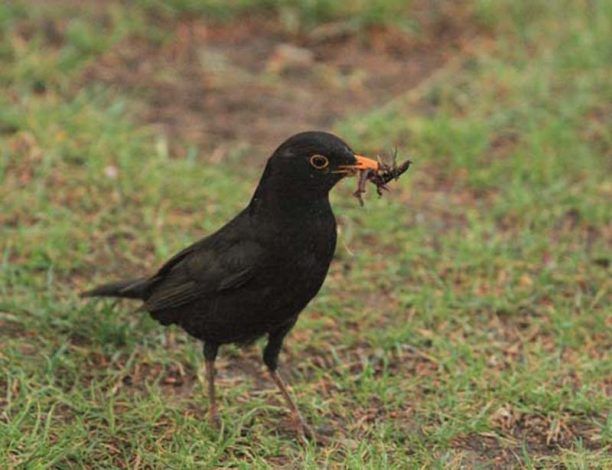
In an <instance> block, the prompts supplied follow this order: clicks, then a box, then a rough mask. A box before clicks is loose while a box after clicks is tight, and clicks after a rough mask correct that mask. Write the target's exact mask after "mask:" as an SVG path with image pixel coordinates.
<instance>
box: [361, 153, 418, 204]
mask: <svg viewBox="0 0 612 470" xmlns="http://www.w3.org/2000/svg"><path fill="white" fill-rule="evenodd" d="M411 164H412V161H410V160H406V161H405V162H403V163H402V164H401V165H398V164H397V149H395V151H394V152H393V161H392V162H391V164H388V163H385V162H383V161H382V160H381V159H380V157H378V165H379V169H378V171H373V170H369V169H367V170H360V171H359V175H358V177H357V189H356V190H355V192H354V193H353V196H355V197H356V198H357V199H359V204H361V205H362V206H363V205H364V203H363V197H362V196H363V194H365V193H366V183H367V182H368V181H370V182H371V183H373V184H374V185H375V186H376V192H377V193H378V195H379V196H382V193H383V190H384V191H389V187H388V186H387V183H388V182H389V181H391V180H396V179H398V178H399V177H400V176H401V175H402V174H404V173H405V172H406V170H408V168H410V165H411Z"/></svg>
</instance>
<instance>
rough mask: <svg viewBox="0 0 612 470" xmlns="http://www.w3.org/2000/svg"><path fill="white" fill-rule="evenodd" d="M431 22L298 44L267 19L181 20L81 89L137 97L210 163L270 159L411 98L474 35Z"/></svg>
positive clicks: (122, 48)
mask: <svg viewBox="0 0 612 470" xmlns="http://www.w3.org/2000/svg"><path fill="white" fill-rule="evenodd" d="M428 13H429V12H427V11H425V10H418V9H417V10H416V11H415V22H416V25H417V26H416V27H415V31H416V30H418V33H416V32H415V33H412V34H409V33H406V32H403V31H399V30H398V29H394V28H375V29H369V30H365V31H359V32H355V31H353V32H350V31H349V32H347V31H346V30H345V29H343V28H342V27H341V25H333V24H332V25H327V26H323V27H319V28H315V29H314V30H312V31H310V32H309V33H308V34H302V35H300V36H296V35H293V34H289V33H287V32H286V31H285V30H283V27H282V25H281V24H280V23H279V22H278V21H276V19H275V18H273V19H272V20H271V19H269V18H266V17H264V16H249V17H244V18H239V19H237V20H235V21H232V22H231V23H229V24H210V23H207V22H206V21H205V20H203V19H201V18H192V19H182V20H178V21H177V22H176V23H174V24H171V25H169V26H167V28H169V29H171V32H172V33H173V34H172V35H171V37H172V38H173V39H172V40H171V41H169V42H166V43H164V44H162V45H159V44H154V43H153V42H152V41H149V40H145V39H142V38H133V37H132V38H128V39H126V40H125V41H123V42H121V43H120V44H117V45H116V46H115V47H113V48H112V49H111V50H110V51H109V52H107V53H106V54H105V55H104V56H103V57H102V58H101V60H97V61H96V62H95V63H94V64H92V65H91V66H90V67H89V68H88V69H87V70H86V71H85V72H84V74H83V79H82V83H90V82H91V81H96V82H103V83H105V84H107V85H111V86H113V87H117V88H119V89H127V90H129V91H130V92H134V91H136V92H138V93H140V94H141V96H142V97H143V98H144V99H143V100H142V102H143V104H144V106H143V109H141V110H140V113H139V114H140V118H142V119H143V120H144V121H145V122H148V123H150V124H152V125H155V126H158V127H159V128H160V129H161V131H162V132H163V134H165V135H167V136H168V138H169V140H170V143H171V144H172V143H174V142H176V141H183V142H188V143H189V144H190V145H193V144H197V145H198V146H199V147H200V148H201V149H204V150H206V151H208V152H209V153H208V155H209V157H208V158H210V159H212V160H221V159H223V157H224V155H225V153H226V152H227V151H228V149H230V148H236V146H241V145H242V146H244V145H248V147H256V148H261V149H262V150H265V151H267V152H269V151H270V150H271V149H272V148H273V147H274V146H276V145H278V143H279V142H280V141H282V140H283V139H284V138H286V137H287V136H288V135H291V134H293V133H295V132H296V131H299V130H305V129H314V128H316V129H326V128H327V129H329V128H330V127H331V126H332V125H333V123H334V121H335V120H337V119H339V118H342V117H344V116H350V115H353V114H358V113H360V112H363V111H365V110H367V109H369V108H371V107H374V106H377V105H380V104H382V103H384V102H386V101H387V100H389V99H391V98H392V97H394V96H396V95H398V94H401V93H403V92H405V91H406V90H409V89H410V88H412V87H413V86H415V85H416V84H417V83H419V82H420V81H421V80H423V79H425V78H427V77H428V76H429V75H430V74H431V73H432V72H433V71H434V70H436V69H437V68H438V67H440V66H441V65H442V64H444V63H445V61H446V60H447V59H448V58H449V57H451V56H453V55H454V54H456V53H457V52H458V50H460V49H461V48H462V45H463V44H464V43H465V42H466V41H467V40H469V38H470V37H472V36H474V35H475V34H476V28H474V27H471V26H466V25H469V24H470V23H466V22H465V21H463V20H465V18H462V16H465V15H461V14H457V12H453V14H455V16H454V17H453V16H451V12H447V13H445V14H439V15H436V16H435V18H432V17H431V15H429V14H428ZM451 18H452V19H451ZM461 23H463V24H461Z"/></svg>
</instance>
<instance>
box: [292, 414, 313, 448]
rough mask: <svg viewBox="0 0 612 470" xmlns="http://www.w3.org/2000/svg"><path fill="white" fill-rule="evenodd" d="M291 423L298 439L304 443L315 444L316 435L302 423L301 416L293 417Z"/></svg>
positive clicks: (304, 422)
mask: <svg viewBox="0 0 612 470" xmlns="http://www.w3.org/2000/svg"><path fill="white" fill-rule="evenodd" d="M293 422H294V426H295V429H296V430H297V433H298V435H299V436H300V439H302V440H303V441H305V442H308V440H310V441H312V442H317V435H316V434H315V432H314V430H313V429H312V428H311V427H310V426H309V425H308V424H307V423H306V421H304V418H302V416H301V415H299V414H297V415H294V416H293Z"/></svg>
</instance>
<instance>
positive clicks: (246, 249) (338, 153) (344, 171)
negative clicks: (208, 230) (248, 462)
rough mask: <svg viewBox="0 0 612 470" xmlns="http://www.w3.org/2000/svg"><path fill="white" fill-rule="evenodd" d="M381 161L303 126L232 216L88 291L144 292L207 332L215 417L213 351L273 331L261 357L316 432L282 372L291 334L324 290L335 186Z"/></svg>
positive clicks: (161, 309)
mask: <svg viewBox="0 0 612 470" xmlns="http://www.w3.org/2000/svg"><path fill="white" fill-rule="evenodd" d="M363 169H371V170H376V169H378V164H377V163H376V162H375V161H373V160H369V159H366V158H364V157H360V156H357V155H355V154H354V153H353V151H352V150H351V149H350V148H349V147H348V146H347V145H346V144H345V143H344V142H343V141H342V140H340V139H339V138H338V137H336V136H334V135H332V134H328V133H324V132H304V133H300V134H296V135H294V136H293V137H291V138H289V139H288V140H287V141H285V142H284V143H283V144H282V145H281V146H280V147H279V148H278V149H277V150H276V151H275V152H274V154H273V155H272V156H271V157H270V158H269V160H268V162H267V164H266V168H265V170H264V173H263V175H262V177H261V180H260V182H259V185H258V187H257V189H256V190H255V193H254V195H253V197H252V199H251V201H250V203H249V204H248V206H247V207H246V208H245V209H244V210H243V211H242V212H240V213H239V214H238V215H237V216H236V217H235V218H234V219H232V220H231V221H230V222H229V223H227V224H226V225H225V226H223V227H222V228H221V229H220V230H218V231H217V232H215V233H213V234H212V235H210V236H208V237H206V238H204V239H202V240H200V241H198V242H196V243H194V244H193V245H191V246H189V247H187V248H185V249H184V250H182V251H181V252H179V253H178V254H176V255H175V256H174V257H172V258H171V259H170V260H169V261H168V262H167V263H165V264H164V265H163V266H162V267H161V269H159V271H157V273H156V274H155V275H153V276H152V277H147V278H142V279H135V280H130V281H122V282H116V283H112V284H107V285H104V286H101V287H98V288H96V289H93V290H91V291H88V292H85V293H84V294H83V295H84V296H110V297H124V298H131V299H141V300H142V301H143V302H144V304H143V308H144V309H145V310H147V311H148V312H150V314H151V315H152V316H153V318H155V319H156V320H158V321H159V322H160V323H161V324H163V325H170V324H176V325H178V326H180V327H181V328H183V329H184V330H185V331H187V332H188V333H189V334H190V335H192V336H194V337H195V338H198V339H200V340H202V341H203V342H204V355H205V359H206V365H207V378H208V382H209V394H210V401H211V405H210V415H209V417H210V419H211V421H213V422H217V420H218V418H217V408H216V403H215V399H214V360H215V358H216V356H217V351H218V348H219V346H220V345H222V344H226V343H248V342H251V341H253V340H255V339H257V338H258V337H260V336H263V335H267V336H268V343H267V345H266V347H265V349H264V354H263V359H264V362H265V364H266V366H267V367H268V369H269V370H270V373H271V375H272V378H273V379H274V381H275V382H276V384H277V385H278V386H279V388H280V390H281V392H282V394H283V396H284V397H285V399H286V401H287V403H288V405H289V407H290V409H291V412H292V414H293V416H294V418H295V419H296V421H297V423H298V425H299V430H300V431H301V432H303V433H306V434H312V431H311V430H310V428H309V427H308V426H307V425H306V423H305V422H304V421H303V419H302V418H301V416H300V415H299V413H298V410H297V407H296V406H295V404H294V403H293V401H292V400H291V397H290V396H289V394H288V391H287V389H286V387H285V385H284V384H283V382H282V380H281V378H280V376H279V375H278V374H277V373H276V369H277V365H278V355H279V352H280V349H281V346H282V342H283V339H284V337H285V335H286V334H287V333H288V332H289V330H290V329H291V328H292V327H293V325H294V324H295V322H296V320H297V318H298V315H299V314H300V312H301V311H302V309H303V308H304V307H305V306H306V305H307V304H308V302H309V301H310V300H311V299H312V298H313V297H314V296H315V295H316V294H317V292H318V291H319V289H320V287H321V285H322V284H323V281H324V279H325V276H326V274H327V271H328V268H329V265H330V262H331V260H332V257H333V254H334V249H335V246H336V221H335V218H334V215H333V212H332V209H331V206H330V203H329V198H328V194H329V191H330V190H331V189H332V188H333V186H334V185H335V184H336V183H337V182H338V181H339V180H340V179H342V178H343V177H344V176H346V175H348V174H353V173H355V171H357V170H363Z"/></svg>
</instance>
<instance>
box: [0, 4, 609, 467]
mask: <svg viewBox="0 0 612 470" xmlns="http://www.w3.org/2000/svg"><path fill="white" fill-rule="evenodd" d="M164 3H165V2H164ZM255 3H256V2H237V3H236V8H239V9H240V8H242V7H243V6H244V7H245V8H246V7H248V8H255V6H259V7H261V5H263V6H264V7H268V6H269V5H280V4H281V3H282V2H260V3H258V5H255ZM327 3H328V2H319V1H317V2H287V4H286V5H285V7H287V5H288V6H289V7H291V8H294V9H297V10H296V11H300V12H302V13H300V15H302V14H304V16H303V18H306V23H304V24H310V23H308V22H312V24H314V23H317V22H319V21H322V20H328V19H329V18H332V19H333V18H336V17H337V15H341V14H342V13H341V12H336V11H334V10H333V8H336V7H333V6H332V7H330V8H332V10H329V9H328V8H325V6H326V5H327ZM358 3H359V5H361V3H360V2H355V3H354V4H355V5H357V4H358ZM375 3H376V4H379V5H382V6H383V8H388V9H389V10H388V11H392V9H393V8H394V7H395V5H396V3H397V2H389V3H385V2H382V1H380V2H375ZM330 4H331V3H330ZM364 4H365V3H364ZM159 5H161V2H151V1H148V2H147V1H142V2H139V4H138V5H136V6H133V7H130V8H129V9H128V8H126V7H125V6H122V4H120V3H112V2H111V3H109V4H108V6H106V7H105V8H103V9H101V10H95V11H94V10H93V9H90V10H87V9H82V8H78V7H74V6H72V7H66V10H62V9H59V8H58V9H49V10H42V11H39V10H36V9H32V8H29V7H28V5H27V4H26V3H21V2H16V3H11V4H3V6H0V28H1V29H0V59H1V60H2V64H3V65H2V67H0V88H1V92H0V201H1V209H2V210H1V211H0V255H1V257H0V344H1V345H2V347H1V348H0V463H2V466H8V467H9V468H10V467H18V468H22V467H23V468H41V467H45V466H51V467H52V466H57V467H62V468H63V467H75V468H79V467H82V466H88V467H105V468H108V467H113V466H130V467H137V466H155V467H171V468H173V467H180V468H185V467H195V466H209V467H239V468H246V467H247V466H251V465H253V466H256V467H261V468H264V467H266V466H269V465H286V466H296V467H307V468H311V467H324V466H343V467H344V466H346V467H349V468H364V467H366V468H386V467H392V468H405V467H406V462H409V466H410V467H425V468H429V467H432V466H433V467H438V468H446V467H451V468H455V467H460V466H464V467H465V466H467V467H471V466H475V465H483V466H487V465H489V466H492V465H494V464H495V461H494V460H493V458H494V457H499V458H502V461H503V462H504V463H505V464H506V465H514V466H518V465H523V466H526V467H538V466H539V467H542V466H544V467H554V466H566V467H569V468H593V467H594V468H598V467H600V468H604V467H606V465H610V464H612V462H611V460H612V459H611V458H610V445H611V444H612V442H611V441H612V414H611V400H610V397H609V377H610V376H611V374H612V367H611V366H610V361H609V350H610V345H611V344H612V335H611V334H610V326H611V316H610V311H611V308H610V294H609V287H610V283H609V277H610V267H609V263H610V252H609V249H610V227H611V216H612V214H611V210H610V208H609V206H610V205H609V200H610V195H611V194H610V193H611V192H612V187H611V186H610V179H609V176H608V175H609V174H610V169H611V168H610V157H611V155H610V154H611V147H612V146H611V144H612V135H611V133H610V130H609V129H610V124H611V123H610V119H609V115H610V106H609V104H608V103H610V100H611V99H612V89H611V88H612V87H611V85H610V81H609V78H608V77H609V75H610V67H609V57H610V52H611V51H610V44H611V42H610V38H611V36H612V34H611V31H610V24H611V22H610V18H612V11H611V9H610V6H609V2H604V1H591V2H586V1H585V2H569V1H568V2H558V4H557V7H551V8H549V7H548V3H547V2H528V1H524V2H523V1H520V2H510V1H503V2H492V1H483V0H478V1H474V2H471V3H470V4H469V5H470V6H469V8H470V9H471V11H472V18H473V21H475V22H477V24H478V25H479V26H478V27H479V28H481V29H482V30H484V31H485V34H483V35H482V36H479V37H478V38H475V39H474V41H473V44H472V47H471V48H470V51H471V52H470V53H468V52H464V53H462V55H459V56H458V57H456V59H454V60H452V61H450V62H449V63H448V64H447V65H445V66H444V67H443V68H442V69H441V70H439V71H438V72H437V73H436V74H434V76H432V78H431V79H429V80H426V81H425V82H424V83H422V84H421V85H420V86H419V87H418V88H416V89H414V90H412V91H408V92H407V93H406V95H404V96H402V97H399V98H398V99H396V100H394V101H393V102H391V103H389V104H388V105H386V106H384V107H381V108H378V109H372V110H371V111H370V112H368V113H364V114H363V115H361V116H360V117H359V118H358V119H352V120H346V121H343V122H338V123H337V124H336V130H337V131H338V132H339V133H340V134H341V135H342V136H344V137H345V138H346V139H347V140H349V141H350V142H351V144H352V145H353V146H354V147H355V148H357V149H359V150H360V151H363V153H366V152H367V151H370V152H376V151H380V150H384V149H386V148H388V147H389V146H390V145H391V144H392V143H398V144H399V145H400V148H401V149H402V151H403V152H406V153H409V154H410V155H411V157H412V158H413V159H414V160H415V165H414V167H413V169H411V170H410V172H409V173H408V174H407V175H406V176H405V177H404V178H403V179H402V180H401V181H399V182H397V183H396V184H394V190H393V192H392V193H390V194H389V195H386V196H385V197H384V198H383V199H377V198H375V197H372V195H370V197H368V200H367V202H366V207H365V208H363V209H362V208H360V207H358V205H356V204H355V201H354V200H353V198H352V197H351V196H350V192H351V188H349V187H348V186H349V185H347V184H346V183H345V184H344V185H343V187H341V188H339V189H338V191H336V192H335V194H334V196H333V202H334V206H335V208H336V213H337V215H338V218H339V221H340V225H341V232H340V243H339V247H338V252H337V257H336V258H337V259H336V260H335V263H334V265H333V267H332V270H331V272H330V276H329V278H328V280H327V281H326V284H325V286H324V288H323V290H322V292H321V294H320V295H319V296H318V297H317V299H316V300H315V301H314V302H313V303H312V304H311V305H310V306H309V307H308V309H307V311H306V312H305V313H304V314H303V316H302V317H301V319H300V321H299V323H298V325H297V327H296V328H295V330H294V331H293V332H292V334H291V335H290V337H289V338H288V341H287V348H286V351H285V353H284V354H282V356H281V360H282V361H283V362H284V363H285V364H290V367H286V368H284V369H283V372H284V373H285V375H287V376H288V377H289V379H290V382H291V383H292V386H293V389H294V392H295V394H296V396H297V399H298V401H299V403H300V406H301V407H302V408H303V411H304V414H305V415H306V416H307V419H308V420H309V421H310V422H311V423H312V424H313V425H314V426H315V427H318V428H325V427H331V428H333V429H334V430H335V434H334V435H333V437H332V439H331V442H330V444H328V445H326V446H322V447H317V446H315V445H313V444H311V445H308V446H302V445H300V444H299V443H298V442H297V441H296V440H295V439H294V437H293V435H292V434H291V432H288V431H284V430H283V429H282V425H279V423H280V422H281V421H282V420H283V418H284V417H285V416H286V414H285V412H284V409H283V407H282V402H281V401H280V399H279V397H278V396H277V394H276V392H275V391H274V388H273V386H272V384H270V383H268V382H267V381H265V375H264V373H263V369H258V367H259V365H258V364H259V363H258V355H259V346H260V345H258V346H256V347H254V348H253V349H251V350H249V351H240V350H238V349H236V348H231V347H230V348H226V349H224V350H223V351H222V356H223V357H222V359H221V360H220V367H221V377H220V380H219V394H220V396H221V413H222V419H223V422H224V423H225V427H224V429H223V432H222V433H217V432H215V431H213V430H211V429H209V427H208V425H207V422H206V419H205V418H206V406H207V400H206V397H205V387H204V386H203V379H202V374H201V368H202V360H201V352H200V346H199V344H198V343H197V342H195V341H193V340H191V339H189V338H188V337H186V336H185V335H184V334H183V333H182V332H179V331H178V330H171V329H163V328H161V327H159V326H158V325H157V324H156V323H155V322H154V321H152V320H151V319H149V318H148V317H146V316H144V315H142V314H140V313H135V312H134V308H135V306H134V305H133V304H127V303H125V304H123V303H121V304H118V305H117V304H114V303H112V302H90V303H87V302H83V301H82V300H80V299H78V297H77V292H78V291H79V290H80V289H82V288H84V287H87V286H92V285H94V284H95V283H96V282H101V281H103V280H106V279H111V278H115V277H121V276H124V275H125V276H128V275H132V274H136V273H140V272H142V271H145V270H146V271H147V272H150V270H151V269H152V267H153V266H155V265H157V264H159V263H160V262H162V261H163V260H164V259H165V258H167V257H168V256H169V255H171V254H172V253H173V252H175V251H176V250H178V249H180V248H181V247H183V246H185V245H186V244H187V243H189V242H190V241H191V240H194V239H195V238H197V237H199V236H201V235H202V234H204V233H210V232H211V231H212V230H214V229H215V228H216V227H218V226H220V225H221V224H222V223H223V222H224V221H226V220H227V219H228V218H229V217H230V216H232V215H233V214H234V213H235V212H236V211H237V210H239V208H241V206H242V205H243V204H244V203H245V201H246V200H247V199H248V197H249V196H250V193H251V191H252V189H253V185H254V183H255V181H256V179H257V178H258V174H259V169H260V167H259V168H258V167H255V166H253V165H245V164H244V162H245V161H248V162H252V161H253V158H252V157H249V156H248V155H247V154H248V149H246V150H245V149H244V148H243V147H236V149H233V148H232V149H233V150H232V153H231V158H229V159H228V160H227V161H226V162H224V163H223V164H210V163H207V164H205V162H206V158H205V156H203V155H199V154H198V152H197V150H195V149H194V148H192V147H191V145H190V143H189V142H181V143H180V145H182V146H184V150H185V151H184V152H181V153H180V154H176V155H175V154H174V153H173V152H171V151H169V150H168V148H169V146H168V142H167V141H166V140H165V138H164V137H163V136H161V135H160V134H159V133H157V132H155V131H154V130H152V129H150V128H147V127H146V126H143V125H142V124H140V123H139V122H138V120H137V118H136V115H135V113H134V112H133V110H135V109H137V108H138V106H139V103H138V97H135V96H127V95H122V94H121V93H120V92H118V91H117V90H115V89H112V88H109V87H104V86H102V85H101V84H99V83H96V81H95V80H93V81H88V82H87V83H83V81H82V75H81V74H82V71H83V69H84V68H85V67H87V65H88V64H91V63H92V62H95V61H96V60H98V59H99V58H100V56H101V55H102V54H104V52H105V51H107V50H109V49H111V48H113V47H117V45H118V44H120V43H121V41H122V40H124V39H125V38H128V37H145V38H148V40H157V39H156V38H159V37H160V34H161V33H160V30H159V24H158V23H157V19H156V18H157V16H156V15H157V14H158V13H155V12H154V13H151V10H150V8H158V7H159ZM170 5H171V7H172V8H175V9H176V11H179V13H180V12H184V11H186V10H185V9H187V11H188V13H190V14H193V11H190V10H189V8H191V7H190V5H197V6H198V8H204V7H207V6H211V5H212V6H213V7H215V5H217V6H218V3H217V2H203V3H197V4H196V2H172V3H171V4H170ZM334 5H335V3H334ZM317 8H321V10H317ZM62 11H68V12H69V13H70V14H65V15H64V14H62ZM360 11H361V10H360ZM385 11H387V10H385ZM238 12H239V10H236V11H234V12H233V13H235V14H238ZM313 12H314V13H313ZM196 13H198V14H204V13H205V12H204V10H198V11H196ZM173 15H174V14H173ZM308 15H311V16H308ZM326 15H329V16H326ZM368 15H369V13H368ZM368 15H366V16H365V17H363V18H365V19H364V20H363V21H361V20H360V21H361V24H362V25H366V24H368V23H369V22H368V21H367V18H369V16H368ZM385 15H386V14H385ZM385 15H383V16H385ZM179 16H180V15H179ZM102 17H103V18H105V21H103V22H100V21H98V19H99V18H102ZM357 17H358V18H362V17H361V16H359V15H357ZM46 19H49V20H51V19H52V20H54V21H58V22H59V24H60V25H61V28H62V38H63V39H62V41H60V42H58V43H57V44H55V43H53V42H52V41H50V40H49V36H48V33H45V29H44V27H42V26H41V25H44V23H45V20H46ZM227 19H228V21H231V19H232V18H231V17H228V18H227ZM381 22H382V23H385V21H383V20H381ZM152 31H157V32H153V33H152ZM162 33H163V34H162V35H167V34H170V33H168V32H163V31H162ZM51 35H52V34H51ZM263 157H264V156H263V155H262V156H261V158H262V161H263ZM247 159H248V160H247ZM185 188H189V189H188V190H186V189H185ZM245 358H246V359H245ZM236 364H241V365H242V366H241V367H239V368H237V367H236ZM243 369H244V370H249V369H251V370H253V371H252V372H251V373H245V372H244V370H243ZM606 387H607V388H606ZM504 452H505V453H504Z"/></svg>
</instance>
